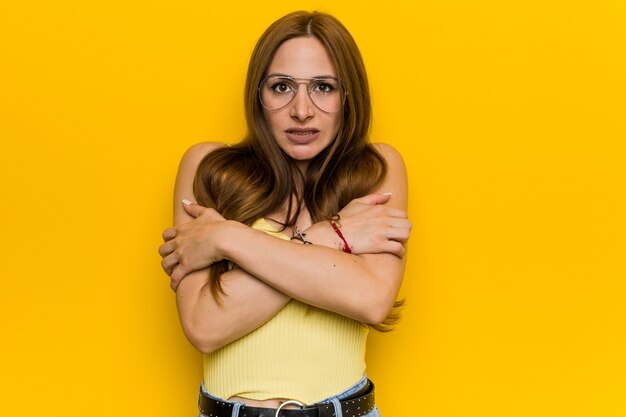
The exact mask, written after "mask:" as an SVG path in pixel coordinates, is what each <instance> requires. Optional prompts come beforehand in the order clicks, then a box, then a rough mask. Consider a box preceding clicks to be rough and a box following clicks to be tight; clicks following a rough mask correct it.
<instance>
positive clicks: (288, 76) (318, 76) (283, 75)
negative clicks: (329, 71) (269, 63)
mask: <svg viewBox="0 0 626 417" xmlns="http://www.w3.org/2000/svg"><path fill="white" fill-rule="evenodd" d="M269 77H285V78H293V79H294V80H317V79H319V78H330V79H333V80H337V79H338V78H337V77H335V76H334V75H316V76H314V77H310V78H306V77H305V78H303V77H294V76H293V75H288V74H282V73H279V72H273V73H271V74H269V75H268V76H267V77H266V78H269Z"/></svg>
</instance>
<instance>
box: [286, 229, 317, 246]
mask: <svg viewBox="0 0 626 417" xmlns="http://www.w3.org/2000/svg"><path fill="white" fill-rule="evenodd" d="M291 240H298V241H300V242H302V243H304V244H305V245H312V244H313V242H309V241H308V240H306V233H304V232H303V231H302V230H298V229H296V232H295V233H294V235H293V236H291Z"/></svg>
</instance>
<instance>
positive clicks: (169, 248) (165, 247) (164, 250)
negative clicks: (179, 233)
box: [159, 240, 176, 258]
mask: <svg viewBox="0 0 626 417" xmlns="http://www.w3.org/2000/svg"><path fill="white" fill-rule="evenodd" d="M175 249H176V245H175V242H174V241H173V240H169V241H167V242H165V243H164V244H162V245H161V246H159V255H161V258H165V257H166V256H167V255H169V254H170V253H172V252H174V250H175Z"/></svg>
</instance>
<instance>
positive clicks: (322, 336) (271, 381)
mask: <svg viewBox="0 0 626 417" xmlns="http://www.w3.org/2000/svg"><path fill="white" fill-rule="evenodd" d="M252 228H254V229H257V230H261V231H263V232H265V233H268V234H270V235H272V236H276V237H277V238H280V239H285V240H289V237H288V236H286V235H285V234H283V233H281V232H279V231H277V230H276V229H274V228H273V227H272V226H271V225H270V224H269V223H268V222H267V221H266V220H265V219H263V218H261V219H259V220H257V221H256V222H255V223H254V224H253V225H252ZM329 291H332V288H329ZM367 333H368V327H367V326H365V325H363V324H361V323H359V322H357V321H355V320H352V319H349V318H347V317H344V316H341V315H339V314H336V313H332V312H330V311H327V310H322V309H319V308H316V307H312V306H310V305H307V304H304V303H301V302H299V301H297V300H295V299H292V300H291V301H289V303H287V305H286V306H285V307H283V309H282V310H280V311H279V312H278V313H277V314H276V315H275V316H274V317H272V318H271V319H270V320H269V321H268V322H267V323H265V324H263V325H262V326H261V327H259V328H257V329H256V330H254V331H252V332H251V333H249V334H247V335H245V336H243V337H241V338H239V339H237V340H235V341H233V342H231V343H229V344H228V345H226V346H224V347H222V348H220V349H218V350H216V351H214V352H211V353H209V354H206V355H204V386H205V387H206V389H207V391H208V392H210V393H211V394H213V395H215V396H217V397H220V398H224V399H228V398H230V397H232V396H240V397H246V398H251V399H255V400H267V399H271V398H288V399H295V400H298V401H301V402H304V403H305V404H312V403H314V402H317V401H321V400H323V399H325V398H328V397H330V396H332V395H335V394H337V393H339V392H342V391H343V390H345V389H346V388H348V387H350V386H352V385H353V384H355V383H356V382H357V381H358V380H359V379H360V378H362V377H363V374H364V372H365V343H366V339H367Z"/></svg>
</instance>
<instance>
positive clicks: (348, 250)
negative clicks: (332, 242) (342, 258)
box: [328, 219, 352, 253]
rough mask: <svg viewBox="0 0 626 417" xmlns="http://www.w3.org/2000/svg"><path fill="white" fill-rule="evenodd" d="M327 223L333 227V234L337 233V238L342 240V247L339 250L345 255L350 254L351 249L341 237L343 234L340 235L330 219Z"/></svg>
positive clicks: (339, 231)
mask: <svg viewBox="0 0 626 417" xmlns="http://www.w3.org/2000/svg"><path fill="white" fill-rule="evenodd" d="M328 222H329V223H330V225H331V226H332V227H333V230H334V231H335V233H337V236H339V238H341V240H343V247H342V248H341V250H342V251H344V252H345V253H352V249H350V245H348V242H347V241H346V238H345V237H343V233H341V230H339V228H338V227H337V225H336V224H335V222H334V221H332V220H330V219H329V220H328Z"/></svg>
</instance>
